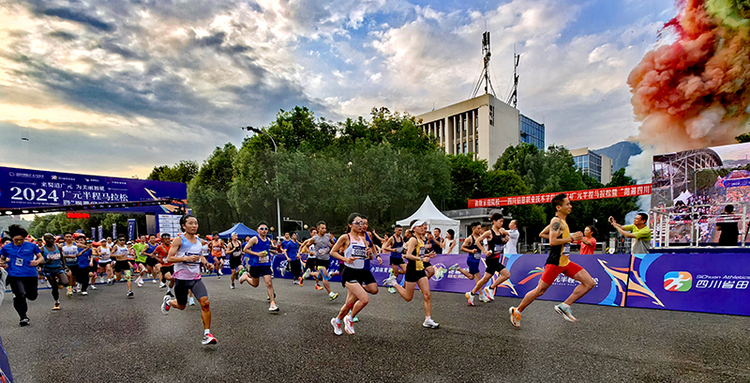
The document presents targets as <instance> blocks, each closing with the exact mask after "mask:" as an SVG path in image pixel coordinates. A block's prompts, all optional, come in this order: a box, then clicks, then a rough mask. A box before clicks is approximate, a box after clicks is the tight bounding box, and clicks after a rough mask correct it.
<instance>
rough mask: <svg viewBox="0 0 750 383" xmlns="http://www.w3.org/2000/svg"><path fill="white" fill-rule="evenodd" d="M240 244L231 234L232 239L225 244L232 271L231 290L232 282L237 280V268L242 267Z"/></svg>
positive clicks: (235, 235)
mask: <svg viewBox="0 0 750 383" xmlns="http://www.w3.org/2000/svg"><path fill="white" fill-rule="evenodd" d="M242 249H243V247H242V242H240V240H239V238H237V233H232V238H231V239H230V240H229V243H228V244H227V250H226V251H227V254H228V255H229V268H230V269H232V276H231V278H230V279H231V280H232V284H231V286H230V287H231V288H232V289H234V280H235V278H237V273H238V272H239V267H240V265H242Z"/></svg>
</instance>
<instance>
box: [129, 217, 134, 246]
mask: <svg viewBox="0 0 750 383" xmlns="http://www.w3.org/2000/svg"><path fill="white" fill-rule="evenodd" d="M128 239H129V240H131V241H132V240H134V239H135V218H129V219H128Z"/></svg>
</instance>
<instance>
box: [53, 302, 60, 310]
mask: <svg viewBox="0 0 750 383" xmlns="http://www.w3.org/2000/svg"><path fill="white" fill-rule="evenodd" d="M52 310H55V311H57V310H60V302H55V306H54V307H52Z"/></svg>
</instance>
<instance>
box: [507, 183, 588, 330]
mask: <svg viewBox="0 0 750 383" xmlns="http://www.w3.org/2000/svg"><path fill="white" fill-rule="evenodd" d="M552 205H553V206H554V207H555V210H557V213H555V217H554V218H552V220H551V221H550V225H549V226H548V227H547V228H545V231H547V230H549V234H548V236H549V241H550V243H549V244H550V249H549V256H548V257H547V262H546V263H545V265H544V274H542V277H541V278H540V279H539V285H537V287H536V288H535V289H534V290H531V291H529V292H528V293H527V294H526V296H524V297H523V300H522V301H521V304H520V305H518V308H516V307H511V308H510V309H509V310H508V311H509V312H510V323H512V324H513V326H515V327H520V326H521V313H522V312H523V310H524V309H525V308H526V307H527V306H528V305H530V304H531V302H533V301H534V300H535V299H537V298H539V297H541V296H542V295H544V293H545V292H546V291H547V289H548V288H549V286H550V285H552V283H553V282H554V281H555V279H556V278H557V276H558V275H560V274H561V273H564V274H565V275H567V276H568V277H570V278H573V279H575V280H577V281H579V282H580V283H581V284H579V285H578V286H576V288H575V289H574V290H573V293H572V294H570V296H569V297H568V299H566V300H565V302H563V303H561V304H559V305H555V312H557V313H558V314H560V315H562V317H563V318H564V319H565V320H567V321H570V322H576V321H577V319H576V318H575V317H574V316H573V313H572V312H571V310H570V305H572V304H573V303H574V302H575V301H577V300H578V299H580V298H581V297H582V296H584V295H586V293H588V292H589V291H591V289H593V288H594V286H595V282H594V279H593V278H591V275H589V273H588V271H586V270H585V269H584V268H582V267H581V266H579V265H577V264H575V263H573V262H570V259H569V258H568V257H569V255H570V244H571V243H572V242H575V241H579V240H581V238H583V234H582V233H581V232H580V231H579V232H575V233H572V234H571V233H570V228H569V227H568V224H567V222H566V219H567V217H568V215H569V214H570V212H571V211H572V209H573V207H572V205H571V204H570V200H568V197H567V196H566V195H565V194H564V193H560V194H558V195H556V196H555V197H554V198H552ZM545 235H547V234H545V232H544V231H543V232H542V233H541V234H540V236H545Z"/></svg>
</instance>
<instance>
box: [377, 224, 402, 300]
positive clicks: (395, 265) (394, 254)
mask: <svg viewBox="0 0 750 383" xmlns="http://www.w3.org/2000/svg"><path fill="white" fill-rule="evenodd" d="M403 231H404V228H403V226H401V225H396V226H395V227H394V229H393V235H392V236H391V238H389V239H388V241H386V243H385V244H384V245H383V251H386V252H389V253H391V257H390V258H391V275H390V276H394V275H395V276H396V278H398V276H399V275H401V274H406V262H404V238H403V237H401V234H402V233H403ZM403 280H404V278H401V281H402V282H403ZM399 284H401V283H399ZM388 292H389V293H391V294H396V288H394V287H389V288H388Z"/></svg>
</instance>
